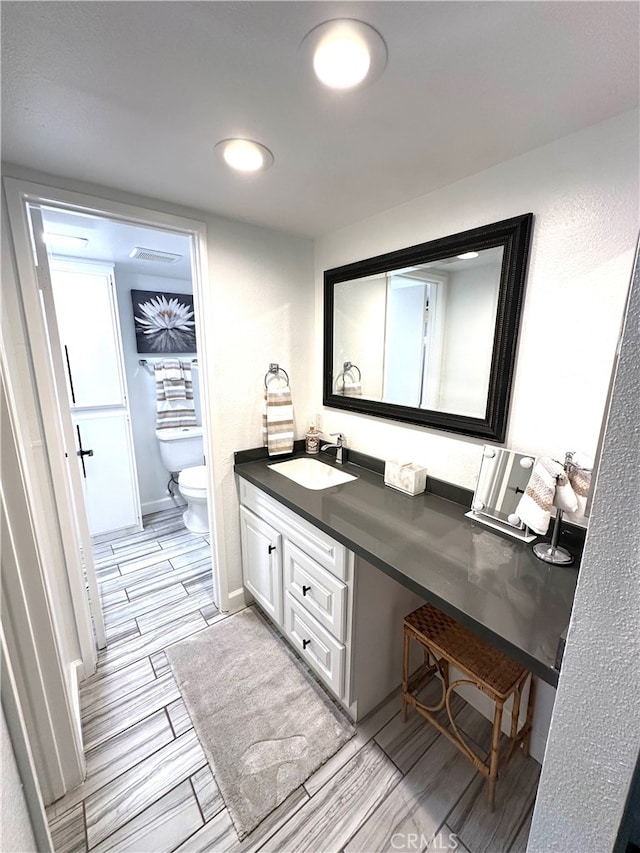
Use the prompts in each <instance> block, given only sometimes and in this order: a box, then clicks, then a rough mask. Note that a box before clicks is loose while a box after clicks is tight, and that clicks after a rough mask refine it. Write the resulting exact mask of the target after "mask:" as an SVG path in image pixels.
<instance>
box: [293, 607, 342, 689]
mask: <svg viewBox="0 0 640 853" xmlns="http://www.w3.org/2000/svg"><path fill="white" fill-rule="evenodd" d="M284 630H285V634H286V635H287V638H288V639H289V641H290V642H291V644H292V646H293V647H294V648H295V649H296V651H297V652H298V653H299V654H300V656H301V657H302V658H303V659H304V660H305V661H306V662H307V663H308V664H309V666H310V667H311V668H312V669H313V670H315V672H317V674H318V675H319V676H320V678H321V679H322V680H323V681H324V682H325V684H327V686H328V687H330V688H331V690H333V692H334V693H335V694H336V696H339V697H342V685H343V682H344V669H345V662H346V649H345V647H344V646H343V645H342V643H339V642H338V641H337V640H336V639H335V637H332V636H331V634H329V632H328V631H326V630H325V629H324V628H323V627H322V625H320V623H319V622H316V620H315V619H314V618H313V617H312V616H310V615H309V614H308V613H307V612H306V611H305V609H304V608H303V607H302V606H301V605H300V604H299V603H298V602H297V601H296V599H295V598H294V597H293V596H292V595H291V593H289V592H287V593H286V594H285V600H284Z"/></svg>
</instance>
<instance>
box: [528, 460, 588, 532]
mask: <svg viewBox="0 0 640 853" xmlns="http://www.w3.org/2000/svg"><path fill="white" fill-rule="evenodd" d="M554 505H555V506H556V507H558V509H562V510H566V511H567V512H575V510H576V509H577V507H578V502H577V499H576V496H575V493H574V491H573V489H572V488H571V484H570V483H569V478H568V477H567V473H566V471H565V470H564V468H563V467H562V465H561V464H560V463H559V462H556V461H555V459H551V458H550V457H548V456H542V457H540V459H538V461H537V462H536V464H535V465H534V466H533V470H532V472H531V477H530V478H529V482H528V484H527V487H526V489H525V490H524V494H523V496H522V497H521V498H520V501H519V503H518V506H517V508H516V512H515V514H516V515H517V516H518V517H519V518H520V519H521V520H522V521H523V523H524V524H526V525H527V527H529V528H531V530H533V531H534V532H535V533H540V534H543V533H546V532H547V529H548V528H549V521H550V519H551V507H552V506H554Z"/></svg>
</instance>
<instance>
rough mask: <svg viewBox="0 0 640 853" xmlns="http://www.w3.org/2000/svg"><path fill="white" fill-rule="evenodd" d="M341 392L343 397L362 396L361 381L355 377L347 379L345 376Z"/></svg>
mask: <svg viewBox="0 0 640 853" xmlns="http://www.w3.org/2000/svg"><path fill="white" fill-rule="evenodd" d="M342 393H343V394H344V396H345V397H362V382H360V381H359V380H357V379H349V378H348V377H346V376H345V378H344V381H343V384H342Z"/></svg>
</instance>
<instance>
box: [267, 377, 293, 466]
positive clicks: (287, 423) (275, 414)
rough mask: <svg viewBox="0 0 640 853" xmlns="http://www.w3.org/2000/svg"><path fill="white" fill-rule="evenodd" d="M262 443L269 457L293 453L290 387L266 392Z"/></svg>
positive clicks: (268, 389) (269, 389)
mask: <svg viewBox="0 0 640 853" xmlns="http://www.w3.org/2000/svg"><path fill="white" fill-rule="evenodd" d="M262 443H263V444H264V445H265V446H266V448H267V450H268V452H269V456H277V455H279V454H281V453H291V452H292V451H293V405H292V402H291V388H289V386H288V385H285V386H282V387H281V388H273V389H272V388H267V389H266V390H265V392H264V408H263V412H262Z"/></svg>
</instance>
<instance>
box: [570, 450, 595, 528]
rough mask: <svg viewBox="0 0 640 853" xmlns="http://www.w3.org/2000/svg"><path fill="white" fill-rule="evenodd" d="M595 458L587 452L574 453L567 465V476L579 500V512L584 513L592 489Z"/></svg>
mask: <svg viewBox="0 0 640 853" xmlns="http://www.w3.org/2000/svg"><path fill="white" fill-rule="evenodd" d="M592 473H593V459H592V458H591V457H590V456H588V455H587V454H586V453H573V454H572V456H571V462H569V464H568V465H567V476H568V478H569V482H570V483H571V487H572V489H573V491H574V492H575V495H576V500H577V501H578V509H577V512H578V513H579V514H580V515H584V512H585V510H586V508H587V498H588V497H589V492H590V490H591V474H592Z"/></svg>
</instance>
